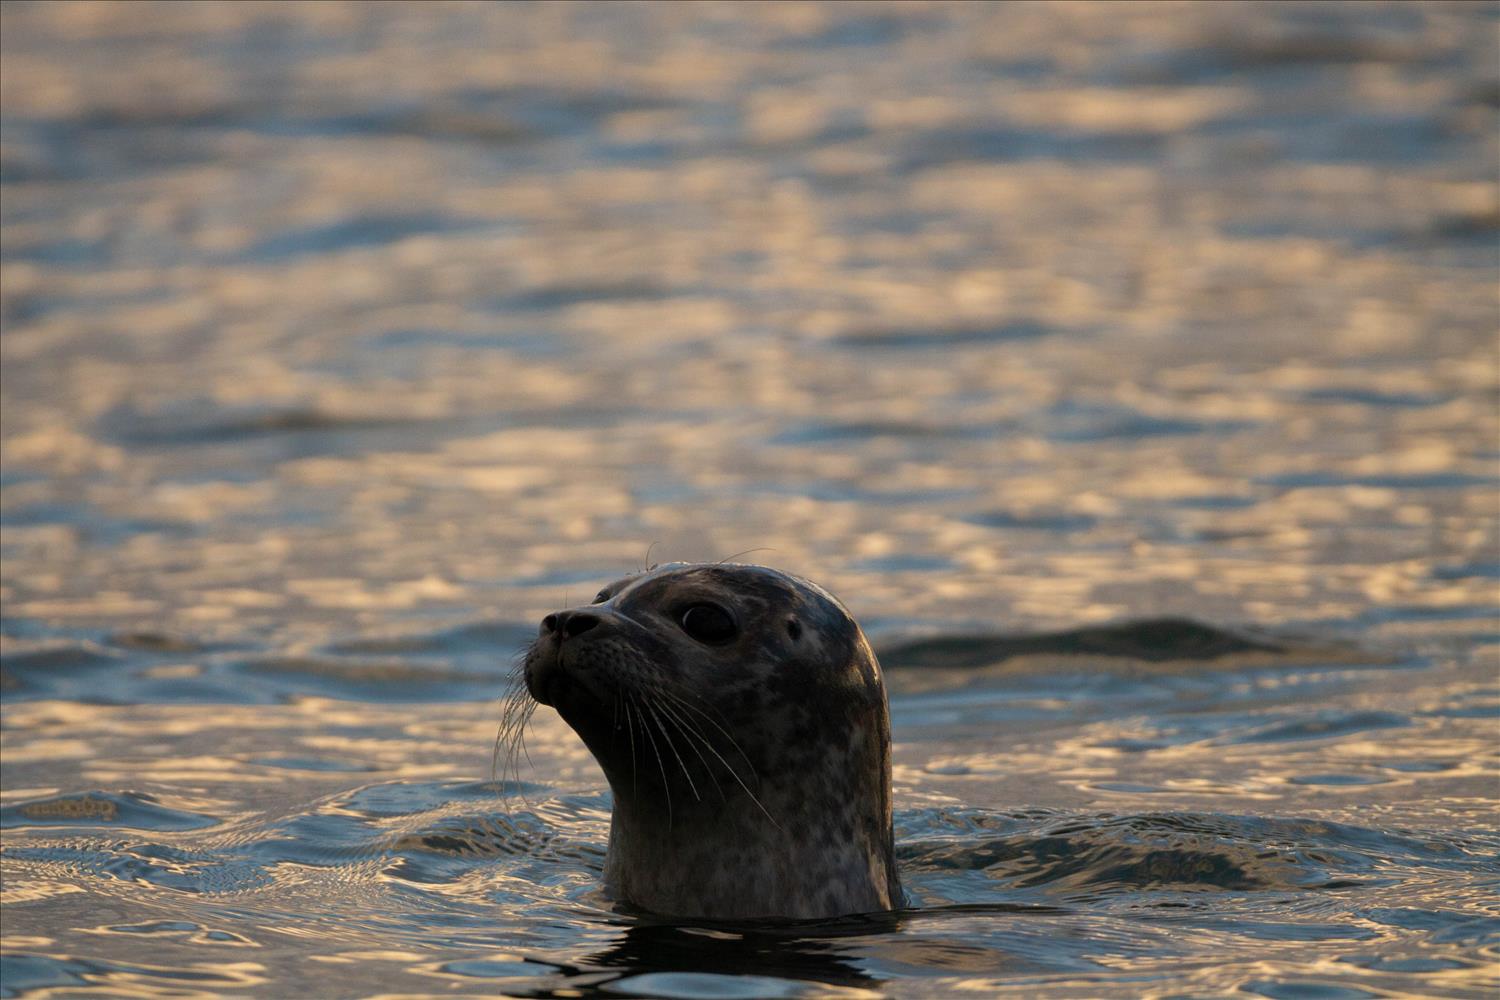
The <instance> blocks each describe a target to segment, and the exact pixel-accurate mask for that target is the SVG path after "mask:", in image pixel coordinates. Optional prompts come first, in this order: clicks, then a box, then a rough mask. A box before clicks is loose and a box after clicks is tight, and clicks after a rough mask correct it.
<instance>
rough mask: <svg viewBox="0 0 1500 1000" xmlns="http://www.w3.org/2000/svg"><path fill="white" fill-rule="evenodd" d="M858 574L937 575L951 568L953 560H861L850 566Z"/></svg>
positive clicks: (898, 557)
mask: <svg viewBox="0 0 1500 1000" xmlns="http://www.w3.org/2000/svg"><path fill="white" fill-rule="evenodd" d="M849 568H850V569H852V570H854V571H855V572H858V573H938V572H943V571H945V570H950V569H952V568H953V560H951V559H948V558H946V557H942V556H917V555H893V556H881V557H879V558H875V559H861V560H858V561H856V562H854V563H852V564H850V567H849Z"/></svg>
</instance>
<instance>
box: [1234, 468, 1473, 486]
mask: <svg viewBox="0 0 1500 1000" xmlns="http://www.w3.org/2000/svg"><path fill="white" fill-rule="evenodd" d="M1255 481H1256V482H1257V483H1261V484H1264V485H1266V486H1276V487H1279V488H1281V489H1288V490H1296V489H1312V488H1317V487H1323V486H1369V487H1375V488H1379V489H1393V490H1456V489H1463V488H1464V487H1468V486H1493V485H1496V484H1497V483H1500V478H1497V477H1490V476H1476V475H1471V474H1469V473H1463V472H1431V473H1414V474H1411V475H1389V476H1348V475H1340V474H1338V473H1333V472H1288V473H1283V474H1281V475H1275V476H1262V477H1259V478H1257V479H1256V480H1255Z"/></svg>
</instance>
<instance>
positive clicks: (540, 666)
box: [526, 643, 566, 708]
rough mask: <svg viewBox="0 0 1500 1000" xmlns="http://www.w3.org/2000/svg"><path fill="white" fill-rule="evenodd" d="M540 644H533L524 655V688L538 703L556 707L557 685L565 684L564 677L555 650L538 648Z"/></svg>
mask: <svg viewBox="0 0 1500 1000" xmlns="http://www.w3.org/2000/svg"><path fill="white" fill-rule="evenodd" d="M540 645H541V644H540V643H539V644H538V645H537V646H533V647H532V650H531V655H529V656H528V657H526V690H527V691H528V692H530V694H531V697H533V698H535V699H536V700H537V702H538V703H540V704H542V705H547V706H548V707H550V708H556V707H557V695H558V693H559V692H558V687H559V686H560V685H563V684H566V678H565V676H564V674H563V669H562V664H561V663H559V662H558V657H557V650H555V649H552V650H547V649H541V648H538V647H539V646H540Z"/></svg>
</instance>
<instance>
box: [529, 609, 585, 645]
mask: <svg viewBox="0 0 1500 1000" xmlns="http://www.w3.org/2000/svg"><path fill="white" fill-rule="evenodd" d="M598 624H599V616H598V615H596V614H593V613H592V612H589V611H559V612H557V613H555V614H550V615H548V616H547V617H546V618H543V619H542V627H541V629H540V632H541V634H542V635H552V636H556V637H557V638H559V639H570V638H572V637H573V636H575V635H582V634H583V633H585V632H587V631H588V630H589V629H591V628H593V627H594V626H595V625H598Z"/></svg>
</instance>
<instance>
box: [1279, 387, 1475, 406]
mask: <svg viewBox="0 0 1500 1000" xmlns="http://www.w3.org/2000/svg"><path fill="white" fill-rule="evenodd" d="M1299 398H1300V399H1303V400H1305V401H1307V402H1310V403H1357V404H1359V405H1361V406H1374V407H1389V408H1394V409H1420V408H1424V407H1428V406H1441V405H1443V404H1444V403H1448V402H1451V401H1452V399H1453V397H1452V396H1447V395H1442V394H1440V393H1418V392H1379V391H1376V390H1374V389H1354V388H1345V389H1311V390H1309V391H1307V392H1304V393H1301V394H1300V396H1299Z"/></svg>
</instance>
